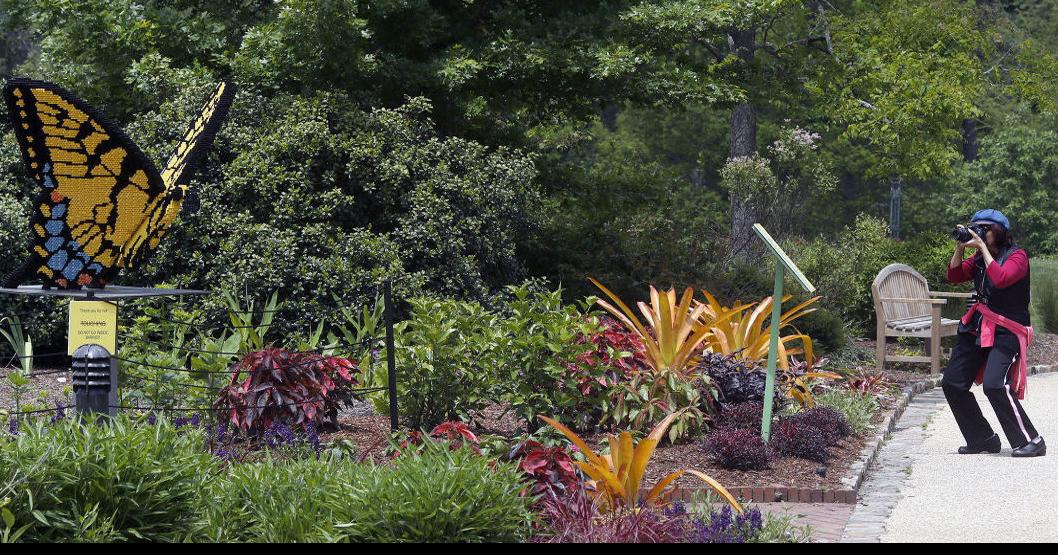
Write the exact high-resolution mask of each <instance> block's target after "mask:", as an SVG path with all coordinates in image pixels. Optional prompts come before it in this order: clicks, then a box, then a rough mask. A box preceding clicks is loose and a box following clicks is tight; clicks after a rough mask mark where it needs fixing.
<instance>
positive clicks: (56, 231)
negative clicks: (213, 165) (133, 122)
mask: <svg viewBox="0 0 1058 555" xmlns="http://www.w3.org/2000/svg"><path fill="white" fill-rule="evenodd" d="M233 93H234V91H233V89H232V87H231V85H229V84H227V83H221V84H220V85H218V86H217V88H216V89H215V90H214V92H213V94H212V95H211V96H210V98H209V100H208V101H207V102H206V105H205V106H204V107H203V109H202V112H201V113H200V114H199V115H198V117H196V118H195V119H194V121H192V122H191V125H190V127H189V128H188V130H187V132H186V133H185V134H184V137H183V139H182V140H181V141H180V143H179V144H178V145H177V147H176V150H175V152H174V153H173V155H172V156H171V157H170V159H169V162H168V163H167V164H166V166H165V170H164V171H163V172H161V173H159V172H158V170H157V169H156V168H155V166H154V165H153V164H152V163H151V161H150V160H149V159H148V158H147V157H146V156H144V154H143V152H142V151H140V149H139V148H138V147H137V146H136V145H135V144H134V143H133V142H132V141H131V140H129V138H128V137H127V136H126V135H125V134H124V133H123V132H122V131H121V130H120V129H118V128H117V127H116V126H114V125H113V124H111V123H110V122H108V121H107V120H106V119H105V118H104V117H102V116H101V115H100V114H98V113H97V112H96V111H95V110H94V109H92V107H90V106H88V105H87V104H86V103H85V102H84V101H82V100H81V99H79V98H77V97H76V96H74V95H72V94H70V93H68V92H66V91H64V90H63V89H61V88H59V87H58V86H56V85H53V84H51V83H47V82H43V81H33V80H26V79H14V80H11V81H8V82H7V84H6V85H5V86H4V99H5V100H6V102H7V107H8V112H9V113H10V114H11V116H12V119H13V120H14V121H13V123H14V130H15V135H16V137H17V138H18V143H19V146H20V147H21V148H22V155H23V160H24V162H25V164H26V167H27V168H28V169H29V170H30V173H31V174H32V176H33V179H34V180H35V181H36V182H37V184H38V185H40V187H41V189H42V190H41V193H40V195H39V196H38V197H37V198H36V199H35V201H34V209H33V210H34V211H33V215H32V216H31V218H30V230H31V233H30V244H29V251H30V256H29V259H28V260H27V261H26V263H25V264H23V265H22V266H21V267H20V268H19V269H18V270H16V271H15V272H13V273H12V274H10V275H9V276H8V277H7V278H6V279H5V280H4V287H17V286H18V285H19V284H21V283H22V282H24V281H26V280H30V279H34V278H37V279H41V280H43V284H44V287H45V288H60V289H79V288H81V287H93V288H101V287H103V286H105V285H106V284H107V283H109V282H110V281H112V280H113V278H114V277H115V276H116V275H117V273H118V271H119V270H120V269H121V268H131V267H135V266H138V265H141V264H142V263H143V262H144V261H145V260H146V259H147V257H148V256H149V255H150V253H151V252H153V250H154V249H155V248H156V247H157V246H158V244H159V242H160V241H161V239H162V237H163V236H164V235H165V233H166V231H168V229H169V227H170V226H171V225H172V223H173V221H174V220H175V219H176V216H177V214H179V212H180V207H181V205H182V203H183V200H184V199H185V198H186V196H187V193H188V187H189V185H188V182H189V180H190V177H191V174H192V173H193V172H194V170H195V168H196V165H197V163H198V162H199V161H201V158H202V155H203V154H204V152H205V150H206V149H208V148H209V145H210V144H211V143H212V141H213V137H214V136H215V135H216V132H217V131H218V129H219V128H220V125H221V123H222V121H223V120H224V118H225V116H226V115H227V112H228V108H229V106H230V105H231V98H232V96H233Z"/></svg>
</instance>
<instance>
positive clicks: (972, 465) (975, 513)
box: [842, 374, 1058, 542]
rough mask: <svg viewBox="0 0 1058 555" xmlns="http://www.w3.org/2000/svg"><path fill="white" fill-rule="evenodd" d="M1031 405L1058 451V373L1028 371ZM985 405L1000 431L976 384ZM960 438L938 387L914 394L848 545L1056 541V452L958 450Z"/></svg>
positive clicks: (864, 493) (852, 524)
mask: <svg viewBox="0 0 1058 555" xmlns="http://www.w3.org/2000/svg"><path fill="white" fill-rule="evenodd" d="M1028 385H1029V390H1028V395H1027V397H1026V399H1025V401H1024V405H1025V410H1026V411H1027V412H1028V414H1029V416H1030V417H1031V418H1032V419H1033V423H1034V424H1035V425H1036V428H1037V429H1038V430H1040V433H1041V434H1043V436H1044V437H1045V438H1048V439H1049V440H1050V441H1051V443H1052V446H1051V447H1052V450H1053V449H1058V411H1056V410H1054V408H1055V407H1058V375H1056V374H1044V375H1040V376H1033V377H1030V378H1029V384H1028ZM973 391H974V395H975V396H976V397H977V400H978V402H979V403H980V404H981V410H982V412H983V413H984V415H985V417H986V418H987V419H988V420H989V422H990V423H991V424H992V427H993V428H994V429H995V430H996V431H997V432H999V433H1000V436H1001V437H1002V435H1003V434H1002V430H1001V428H1000V427H999V423H998V422H997V420H996V418H995V414H994V413H993V412H992V407H991V405H990V404H989V403H988V400H987V399H986V398H985V396H984V394H983V393H982V392H981V390H980V388H979V387H975V388H974V390H973ZM961 444H962V436H961V434H960V433H959V430H958V427H957V426H956V425H955V419H954V418H953V417H952V415H951V411H950V410H949V409H948V406H947V403H946V402H945V401H944V394H943V392H942V391H941V390H940V389H939V388H937V389H934V390H932V391H929V392H927V393H924V394H922V395H919V396H918V397H916V398H915V399H914V400H913V401H912V402H911V404H910V405H909V406H908V408H907V411H906V412H905V413H904V415H903V416H902V417H901V418H900V420H899V421H898V423H897V428H896V430H894V432H893V435H892V437H891V438H890V440H889V441H887V442H886V444H885V445H884V446H883V448H882V450H881V452H880V453H879V456H878V461H877V462H876V463H875V466H874V467H873V468H872V470H871V474H870V476H869V477H868V479H867V482H866V483H865V484H864V485H863V488H862V489H861V492H860V502H859V503H858V504H857V505H856V507H855V509H854V510H853V512H852V515H851V517H850V518H849V520H848V524H847V525H846V527H845V531H844V535H843V539H842V541H845V542H879V541H882V542H986V541H993V542H994V541H1001V542H1007V541H1058V504H1056V502H1055V500H1056V499H1058V452H1052V453H1049V454H1048V456H1046V457H1041V458H1035V459H1014V458H1011V457H1010V447H1009V446H1008V445H1006V440H1005V439H1004V448H1003V451H1002V452H1001V453H999V454H998V455H987V454H986V455H974V456H969V455H958V454H956V453H955V449H956V448H957V447H958V446H959V445H961Z"/></svg>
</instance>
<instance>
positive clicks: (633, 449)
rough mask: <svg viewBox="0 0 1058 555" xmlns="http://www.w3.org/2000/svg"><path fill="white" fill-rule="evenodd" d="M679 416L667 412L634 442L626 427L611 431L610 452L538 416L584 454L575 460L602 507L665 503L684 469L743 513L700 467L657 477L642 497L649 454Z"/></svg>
mask: <svg viewBox="0 0 1058 555" xmlns="http://www.w3.org/2000/svg"><path fill="white" fill-rule="evenodd" d="M677 416H678V415H677V414H676V413H673V414H670V415H669V416H667V417H666V418H665V419H664V420H662V421H661V422H660V423H658V425H657V426H655V427H654V429H653V430H652V431H651V432H650V434H648V435H647V437H645V438H643V439H642V440H640V441H639V443H638V444H633V441H632V434H630V433H629V432H627V431H626V432H622V433H621V435H620V436H614V435H610V436H609V437H608V442H609V445H610V453H609V454H607V455H600V454H599V453H597V452H595V450H593V449H592V448H591V447H589V446H588V444H587V443H585V442H584V440H583V439H581V438H580V436H578V435H577V434H575V433H574V432H573V430H570V429H569V428H567V427H566V426H563V425H562V424H561V423H559V422H556V421H555V420H552V419H551V418H548V417H546V416H540V417H539V418H540V419H541V420H543V421H544V422H547V423H548V424H550V425H551V426H552V427H553V428H555V429H556V430H558V431H560V432H562V434H563V435H565V436H566V437H567V438H568V439H569V440H570V441H571V442H572V443H573V445H576V446H577V448H578V449H580V451H581V452H582V453H583V454H584V457H585V459H586V460H584V461H578V462H577V463H576V464H577V467H578V468H580V469H581V471H582V472H584V474H586V475H587V476H588V478H590V481H589V482H588V484H587V485H588V488H589V490H590V491H591V493H592V494H593V495H594V497H595V499H596V501H597V502H598V503H599V507H600V508H601V509H602V510H606V511H611V510H614V509H617V508H620V507H636V506H639V505H640V504H652V505H664V504H666V503H667V502H668V498H669V497H670V496H671V494H672V492H673V491H674V486H673V487H670V486H672V484H673V482H675V481H676V479H677V478H679V477H680V476H682V475H683V474H684V473H689V474H691V475H693V476H696V477H697V478H698V479H700V480H702V481H703V482H705V483H706V485H708V486H709V487H710V488H712V489H713V490H715V491H716V492H717V493H718V494H719V495H720V496H721V497H722V498H723V499H724V500H725V501H727V502H728V503H729V504H731V506H732V507H733V508H734V509H735V510H736V511H738V512H739V513H740V514H741V513H742V506H741V505H739V503H738V500H736V499H735V497H734V496H732V495H731V493H730V492H728V491H727V489H726V488H724V486H722V485H720V483H719V482H717V481H716V480H714V479H713V478H711V477H709V476H708V475H706V474H704V473H702V472H699V471H697V470H689V469H685V470H677V471H675V472H673V473H671V474H669V475H667V476H665V477H664V478H662V479H661V480H660V481H658V483H657V484H655V485H654V487H653V488H651V489H650V491H649V492H647V494H646V495H645V496H643V497H642V498H640V495H639V492H640V487H641V484H642V482H643V476H644V475H645V474H646V469H647V464H648V463H649V462H650V457H652V456H653V455H654V450H655V449H656V448H657V446H658V442H660V441H661V438H662V437H663V436H664V435H665V432H666V430H668V428H669V426H670V425H671V424H672V422H673V420H675V419H676V417H677Z"/></svg>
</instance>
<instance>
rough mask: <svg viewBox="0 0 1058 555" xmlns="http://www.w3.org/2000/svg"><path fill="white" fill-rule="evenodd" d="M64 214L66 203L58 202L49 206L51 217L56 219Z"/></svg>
mask: <svg viewBox="0 0 1058 555" xmlns="http://www.w3.org/2000/svg"><path fill="white" fill-rule="evenodd" d="M65 215H66V205H65V204H58V205H55V206H52V207H51V218H52V219H53V220H57V219H59V218H61V217H63V216H65Z"/></svg>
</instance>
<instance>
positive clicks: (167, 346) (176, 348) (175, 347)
mask: <svg viewBox="0 0 1058 555" xmlns="http://www.w3.org/2000/svg"><path fill="white" fill-rule="evenodd" d="M382 341H384V338H382V337H369V338H367V339H363V340H361V341H357V342H355V343H340V344H337V345H334V346H330V345H328V346H325V347H316V348H315V349H311V350H308V351H299V352H302V353H316V354H320V355H322V354H324V353H323V351H328V350H337V349H343V350H347V349H355V348H358V347H363V346H364V345H369V344H371V343H378V342H382ZM124 343H125V344H132V345H140V346H147V345H151V346H156V347H160V348H161V349H163V350H164V349H168V350H171V351H186V352H189V353H199V354H207V355H217V356H245V355H248V354H250V353H244V352H241V351H236V352H229V351H211V350H207V349H195V348H192V347H184V346H183V345H173V344H171V343H166V342H164V341H147V340H144V341H129V340H128V339H126V340H125V341H124Z"/></svg>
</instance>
